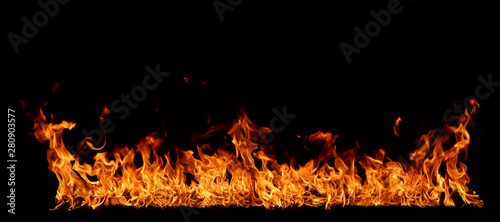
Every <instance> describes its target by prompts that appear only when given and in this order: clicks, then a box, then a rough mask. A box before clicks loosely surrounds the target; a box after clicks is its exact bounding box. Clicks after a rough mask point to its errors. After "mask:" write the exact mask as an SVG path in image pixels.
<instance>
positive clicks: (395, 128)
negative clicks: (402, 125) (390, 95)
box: [393, 117, 401, 137]
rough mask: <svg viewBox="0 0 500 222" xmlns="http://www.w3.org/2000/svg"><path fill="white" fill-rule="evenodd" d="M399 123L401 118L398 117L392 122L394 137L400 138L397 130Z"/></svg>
mask: <svg viewBox="0 0 500 222" xmlns="http://www.w3.org/2000/svg"><path fill="white" fill-rule="evenodd" d="M399 122H401V117H398V118H397V119H396V121H394V127H393V128H394V135H396V136H397V137H400V136H401V135H400V134H399V132H398V130H399Z"/></svg>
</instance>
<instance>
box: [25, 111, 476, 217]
mask: <svg viewBox="0 0 500 222" xmlns="http://www.w3.org/2000/svg"><path fill="white" fill-rule="evenodd" d="M471 105H473V109H472V110H468V111H466V112H465V113H464V114H463V115H462V116H461V118H460V121H461V124H460V125H459V126H458V127H452V126H449V125H445V126H444V128H443V130H444V131H445V134H444V135H442V136H440V137H439V138H438V139H435V140H431V138H432V135H433V132H432V131H431V132H429V133H428V134H426V135H423V136H422V137H421V138H420V140H421V142H422V143H421V144H423V145H422V146H421V147H419V148H418V149H416V150H415V152H413V153H412V154H410V157H409V158H410V160H411V162H412V163H413V164H412V165H410V166H403V165H402V164H400V163H399V162H394V161H392V160H390V159H389V158H387V157H386V156H385V151H384V150H382V149H379V150H377V151H376V152H375V154H374V157H370V156H368V155H366V154H359V153H356V150H355V149H350V150H347V151H344V152H340V151H338V150H337V148H336V145H335V140H336V138H337V137H338V136H337V135H332V133H331V132H322V131H318V132H316V133H314V134H311V135H306V136H300V138H303V139H305V140H307V141H308V142H311V143H312V144H320V145H321V149H322V150H321V153H320V155H319V156H318V157H317V158H314V159H312V160H310V161H309V162H307V163H306V164H305V165H300V164H297V163H296V162H294V159H293V158H291V157H290V158H289V159H288V161H285V162H287V163H281V164H280V163H278V161H277V160H276V158H275V157H274V156H273V155H271V154H270V153H271V149H272V146H270V145H266V144H264V145H262V144H260V145H259V144H258V140H259V139H258V137H259V132H269V130H270V129H268V128H258V127H257V126H256V125H255V124H254V123H253V122H251V121H250V120H249V119H248V117H247V115H246V114H245V113H242V114H241V115H239V117H238V118H237V119H236V120H235V121H234V122H233V123H232V124H229V125H214V126H212V128H211V129H210V130H209V131H208V132H207V133H205V134H204V135H210V134H211V133H213V132H215V131H221V130H225V131H227V135H228V136H229V137H230V138H231V142H228V143H227V144H225V145H223V146H221V147H211V146H210V145H209V144H198V145H197V152H196V153H197V154H196V155H194V153H195V152H194V151H192V150H187V151H183V150H181V149H178V148H177V147H176V152H175V154H173V155H176V157H177V158H176V160H175V161H172V158H171V154H170V153H169V152H167V153H166V154H160V152H159V149H162V147H161V142H162V141H163V140H164V138H162V137H160V135H159V134H157V133H151V134H149V135H147V136H145V137H144V138H143V139H142V140H141V141H140V142H139V143H138V144H136V145H135V146H133V147H114V148H113V150H112V152H100V153H97V154H96V155H95V156H94V157H93V159H94V161H93V165H91V164H88V163H85V162H83V163H81V162H80V161H78V159H77V158H76V157H74V156H73V155H72V154H70V152H69V151H68V150H67V149H66V148H65V146H64V143H63V139H62V135H63V132H64V131H65V130H66V129H68V130H71V129H72V128H74V127H75V125H76V124H75V123H71V122H67V121H62V122H61V123H59V124H55V123H47V121H46V117H45V115H44V114H43V112H42V110H41V109H40V111H39V114H38V116H37V117H36V118H35V119H34V122H35V124H34V131H35V133H34V134H35V136H36V138H37V139H38V140H39V141H49V148H50V149H49V150H48V151H47V160H48V162H49V169H50V170H51V171H52V172H54V173H55V175H56V176H57V179H58V180H59V187H58V189H57V194H56V197H55V198H56V203H57V205H56V207H55V208H56V209H57V208H60V207H61V206H63V205H64V204H67V205H68V207H69V209H74V208H78V207H82V206H90V207H92V208H94V209H95V208H97V207H99V206H103V205H121V206H134V207H143V206H146V207H147V206H153V207H170V206H173V207H178V206H189V207H210V206H224V207H229V206H243V207H249V206H264V207H265V208H267V209H273V208H287V207H298V206H303V205H306V206H315V207H317V206H324V207H325V208H326V209H330V208H331V207H332V206H334V205H342V206H344V205H358V206H420V207H425V206H438V205H440V204H444V205H445V206H454V205H455V200H456V199H457V198H459V197H461V199H462V200H463V202H464V203H465V204H471V205H474V206H479V207H481V206H482V205H483V201H481V200H479V199H478V198H479V196H478V195H476V194H475V192H474V191H471V190H470V189H469V188H468V187H467V183H469V176H468V175H467V174H466V170H467V168H466V165H465V164H464V163H462V162H461V161H460V160H459V154H461V153H465V154H466V152H467V146H468V145H469V142H470V136H469V133H468V132H467V130H466V126H467V124H468V123H469V120H470V114H473V113H474V112H475V109H476V107H478V106H479V105H478V104H477V103H476V102H475V101H471ZM106 114H107V111H106V109H105V110H104V111H103V114H102V115H106ZM400 120H401V119H398V120H396V123H395V126H394V132H395V133H396V135H398V131H397V124H399V121H400ZM263 129H264V130H263ZM261 136H262V135H261ZM453 136H454V139H451V140H450V138H452V137H453ZM229 137H228V138H229ZM89 139H90V138H87V140H89ZM430 141H434V142H433V144H431V142H430ZM87 144H88V145H89V147H90V148H92V149H97V148H94V147H93V146H92V145H91V143H90V142H88V141H87ZM450 144H451V145H450ZM222 147H224V149H222ZM227 147H234V148H231V149H232V150H229V151H228V148H227ZM99 149H101V148H99ZM209 153H210V154H209ZM136 155H140V156H139V157H140V158H141V159H142V165H140V166H137V165H136V164H135V163H134V158H136V157H135V156H136ZM463 156H464V155H460V158H461V159H463V158H462V157H463ZM465 156H466V155H465ZM136 159H137V158H136ZM89 177H91V178H92V179H91V178H89Z"/></svg>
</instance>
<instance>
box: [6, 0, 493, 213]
mask: <svg viewBox="0 0 500 222" xmlns="http://www.w3.org/2000/svg"><path fill="white" fill-rule="evenodd" d="M221 2H225V1H221ZM387 2H388V1H377V2H371V3H361V2H355V3H350V4H340V3H335V4H325V3H319V2H308V3H305V2H297V3H291V2H279V3H272V4H271V3H269V2H256V1H245V0H244V1H243V2H242V3H241V4H240V5H237V6H235V7H234V10H233V11H232V12H225V13H224V20H223V21H221V20H220V19H219V17H218V15H217V12H216V10H215V9H214V7H213V5H212V1H206V2H204V3H201V2H200V3H198V2H197V3H194V2H186V3H175V4H174V3H165V4H161V5H157V4H142V3H127V4H123V3H117V4H109V5H108V4H103V3H82V2H81V1H71V2H69V3H68V4H66V5H61V6H60V8H59V11H58V13H57V15H55V16H54V17H53V18H50V19H49V21H48V23H47V25H46V26H44V27H42V28H40V29H39V31H38V33H37V35H36V36H34V37H33V38H31V39H29V42H28V43H27V44H23V45H21V46H19V52H18V53H17V54H16V53H14V50H13V49H12V46H11V44H10V43H9V40H8V38H7V37H4V38H3V40H2V41H3V42H2V53H3V55H4V58H3V59H2V71H3V73H4V74H3V76H4V77H5V78H3V80H2V82H3V83H4V97H5V98H7V106H8V107H10V108H14V109H16V111H17V117H16V118H17V120H16V121H17V123H18V124H17V135H16V136H17V138H18V140H17V141H18V142H17V148H16V152H17V159H18V163H17V171H16V180H17V182H16V191H17V192H16V196H17V199H16V206H17V207H16V208H17V209H16V211H17V215H18V216H19V215H30V216H34V215H36V216H40V217H46V216H60V215H65V216H70V217H79V216H91V217H94V218H98V217H100V216H113V217H123V218H124V219H127V218H128V217H129V216H160V217H161V218H162V220H165V221H183V218H182V215H181V213H180V212H179V211H177V210H176V209H165V210H161V209H140V210H135V209H130V208H124V209H122V208H113V207H110V208H104V209H101V210H99V211H92V210H89V209H82V210H79V211H76V212H67V211H65V210H62V211H55V212H52V211H49V210H48V209H49V208H51V207H53V206H54V195H55V192H56V188H57V180H56V178H55V176H54V175H53V174H51V173H50V171H49V170H48V169H47V161H46V156H45V153H46V150H47V149H48V147H47V144H44V143H39V142H38V141H36V139H35V138H34V137H32V136H29V135H28V132H29V131H30V128H31V126H32V122H31V121H30V119H29V118H26V117H24V112H25V111H24V110H23V109H21V108H20V107H19V102H18V101H19V100H20V99H22V100H27V101H28V103H27V107H26V110H27V111H31V112H32V111H33V110H34V109H36V108H38V107H40V106H41V105H42V104H43V103H44V102H45V101H50V103H49V105H48V106H47V107H46V108H45V109H44V110H46V111H47V112H51V113H54V115H55V121H56V122H57V121H61V120H68V121H73V122H77V123H78V127H77V129H76V130H75V131H76V133H69V134H71V135H70V137H69V139H68V140H69V141H74V142H75V143H76V141H78V139H81V138H80V137H79V135H78V133H79V132H80V130H81V129H92V127H95V126H96V122H97V121H98V116H99V114H100V113H101V111H102V108H103V106H105V105H106V106H108V107H109V106H110V104H111V103H112V101H113V100H115V99H118V98H120V95H121V94H123V93H125V94H129V93H130V90H131V89H132V88H133V87H134V86H137V85H139V84H141V82H142V79H143V77H144V76H145V75H146V74H147V72H146V70H145V67H146V66H152V67H154V66H156V64H160V67H161V70H162V71H166V72H170V73H171V74H170V76H168V77H167V78H165V80H164V82H163V83H161V84H160V85H159V86H158V87H157V88H156V89H154V90H153V91H151V92H149V93H148V95H147V97H146V99H145V100H144V101H143V102H140V103H139V105H138V107H137V108H136V109H133V110H131V113H130V115H129V116H128V117H127V118H126V119H124V120H117V118H116V116H115V117H112V118H115V120H116V121H115V122H114V123H115V125H116V130H115V131H114V132H113V133H112V134H110V135H108V140H109V141H111V142H112V143H114V144H133V143H134V142H137V141H138V140H139V139H140V138H141V137H143V136H144V135H145V134H146V133H147V132H151V131H155V130H159V129H158V125H159V124H158V121H159V119H165V124H166V125H167V128H168V129H169V130H170V131H171V132H174V135H175V133H178V135H182V134H183V133H187V132H198V131H203V130H204V129H206V124H205V121H206V117H207V115H210V117H211V119H212V121H216V122H220V123H228V122H231V121H232V120H233V119H234V117H235V113H236V112H237V110H238V109H239V107H241V106H243V107H245V108H246V110H247V112H248V114H249V116H250V118H251V119H252V120H253V121H254V122H255V123H257V125H259V126H269V120H270V119H271V118H272V117H273V116H274V114H273V112H272V109H273V108H277V109H278V110H280V111H281V110H282V107H284V106H286V107H287V111H288V112H289V113H292V114H296V115H297V117H296V118H295V119H293V120H292V121H291V123H290V125H288V126H287V127H286V128H285V130H284V131H282V132H280V133H279V135H278V140H277V142H281V143H284V144H287V143H288V145H289V146H297V144H293V143H294V141H295V140H291V139H290V140H289V139H288V138H295V135H296V134H300V135H305V134H308V133H313V132H316V131H318V130H324V131H326V130H330V131H332V132H333V133H334V134H339V135H341V137H340V138H339V141H338V142H339V147H343V148H346V149H347V148H352V147H354V146H355V142H354V140H357V141H359V143H360V146H361V148H362V149H363V150H364V151H366V152H368V153H370V152H371V150H373V149H374V148H384V149H386V150H387V151H388V155H389V156H390V157H392V158H396V157H397V156H398V155H401V154H403V155H404V154H407V153H408V152H411V150H412V149H413V148H414V146H415V145H414V142H413V139H415V138H418V136H419V135H421V134H423V133H426V132H427V131H428V130H429V129H433V128H436V127H440V126H442V118H443V113H444V112H445V111H446V110H447V109H449V108H452V107H453V104H454V103H455V102H456V101H459V100H463V99H464V98H465V97H466V96H469V95H474V92H475V88H476V86H477V85H478V84H479V83H480V82H479V81H478V79H477V78H478V77H479V76H483V77H485V78H487V76H488V75H489V74H490V73H492V75H493V81H500V76H498V70H497V68H498V67H497V63H496V62H497V61H498V56H496V54H497V52H498V49H499V44H498V39H499V38H498V35H497V31H498V28H499V26H498V21H499V20H498V18H496V17H495V16H494V13H493V12H490V11H491V10H489V9H490V8H493V7H492V6H491V5H483V4H479V3H470V4H461V3H450V4H443V5H439V6H438V5H436V4H435V3H434V4H433V3H424V2H421V1H412V2H411V1H401V5H402V6H403V11H402V12H401V13H400V14H398V15H393V16H392V20H391V22H390V23H389V25H388V26H387V27H384V28H382V29H381V31H380V34H378V35H377V36H375V37H373V38H372V39H371V42H370V44H369V45H368V46H367V47H365V48H363V49H361V52H360V53H359V54H353V55H352V62H351V63H349V64H348V63H347V62H346V60H345V58H344V55H343V54H342V52H341V50H340V48H339V44H340V43H341V42H343V41H344V42H347V43H349V44H353V38H354V36H355V32H354V30H353V28H354V27H355V26H358V27H361V28H364V26H365V24H366V23H367V22H369V21H372V20H373V17H372V16H371V15H370V10H375V11H379V10H382V9H386V8H387ZM457 4H459V5H457ZM472 4H474V5H472ZM5 10H6V11H8V12H5V13H3V15H5V17H4V19H3V22H2V31H3V32H2V34H3V36H7V33H9V32H14V33H16V34H20V33H21V27H22V25H23V22H22V21H21V17H23V16H26V17H27V18H31V16H32V15H33V14H34V13H35V12H37V11H39V10H40V6H38V5H37V4H36V2H28V3H23V4H18V5H12V6H9V7H5ZM184 77H189V78H190V84H187V83H185V82H184V81H183V78H184ZM56 82H59V83H60V85H61V87H60V90H59V91H58V92H57V93H55V94H54V93H51V92H50V90H51V89H52V88H53V86H54V85H55V83H56ZM202 82H206V85H199V83H202ZM498 91H500V89H497V92H493V93H491V95H490V96H489V97H488V99H486V100H484V101H481V102H480V105H481V108H480V109H479V112H478V115H477V117H476V120H477V121H478V123H479V124H478V126H477V127H476V128H473V129H471V135H472V142H471V145H470V147H469V159H468V160H467V162H466V164H467V166H468V173H469V175H470V176H471V183H470V184H469V187H470V188H471V189H472V190H475V191H477V192H478V194H480V197H481V199H483V200H484V201H485V207H484V208H483V209H477V208H472V207H470V206H466V207H465V208H444V207H437V208H430V209H420V208H392V207H389V208H387V207H384V208H361V207H346V208H336V209H334V210H331V211H324V210H323V209H321V208H320V209H313V208H300V209H294V210H277V211H266V210H264V209H260V208H256V209H253V208H252V209H239V208H230V209H201V210H200V214H199V215H192V216H191V217H190V220H191V221H194V222H196V221H203V220H215V219H217V220H227V221H232V220H240V219H253V220H266V221H276V220H293V221H300V220H301V219H299V218H301V217H308V218H309V219H314V220H319V219H327V220H335V219H338V218H342V219H349V218H355V219H360V218H365V219H370V218H379V219H381V218H384V217H388V218H392V219H396V220H410V219H414V217H419V218H422V219H426V218H433V217H439V218H447V217H453V218H457V219H458V218H462V217H463V216H470V215H473V216H485V215H486V212H488V210H489V209H493V208H494V207H493V206H494V205H495V202H496V201H497V200H496V199H495V191H494V188H495V186H494V183H495V182H494V181H495V176H496V173H495V170H496V167H495V165H496V162H497V161H496V159H497V158H498V157H497V156H496V155H495V154H494V153H495V152H494V150H496V149H497V148H499V147H498V138H496V137H498V132H499V131H498V129H497V126H498V117H497V114H498V111H499V110H500V109H499V103H498V101H499V98H500V96H499V95H498V94H500V93H499V92H498ZM156 108H158V110H159V112H155V109H156ZM397 117H402V119H403V122H402V125H401V129H402V134H404V135H403V136H402V138H401V139H397V138H396V137H395V136H394V135H393V131H392V124H393V121H394V119H396V118H397ZM299 145H300V144H299ZM396 215H399V216H396Z"/></svg>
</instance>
